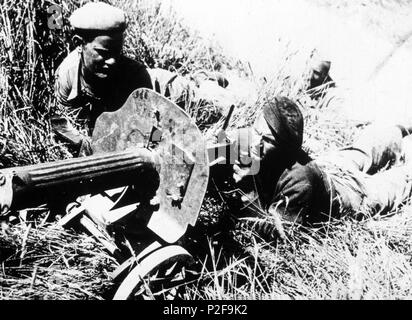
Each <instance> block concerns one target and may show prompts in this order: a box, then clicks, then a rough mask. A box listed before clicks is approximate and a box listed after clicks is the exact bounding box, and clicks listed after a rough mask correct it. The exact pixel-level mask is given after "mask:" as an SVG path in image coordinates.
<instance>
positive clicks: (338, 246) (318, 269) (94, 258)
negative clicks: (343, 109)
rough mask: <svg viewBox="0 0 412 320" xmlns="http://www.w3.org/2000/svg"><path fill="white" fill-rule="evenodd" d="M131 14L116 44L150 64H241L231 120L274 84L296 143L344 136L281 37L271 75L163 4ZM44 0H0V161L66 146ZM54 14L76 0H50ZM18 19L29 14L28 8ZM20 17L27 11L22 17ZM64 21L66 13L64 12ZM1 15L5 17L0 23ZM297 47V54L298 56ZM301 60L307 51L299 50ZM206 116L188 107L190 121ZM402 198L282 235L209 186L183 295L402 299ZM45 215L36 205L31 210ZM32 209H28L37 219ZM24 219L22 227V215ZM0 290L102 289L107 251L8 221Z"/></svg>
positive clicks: (411, 223) (61, 43) (333, 141)
mask: <svg viewBox="0 0 412 320" xmlns="http://www.w3.org/2000/svg"><path fill="white" fill-rule="evenodd" d="M113 2H114V3H116V4H118V5H119V6H122V7H123V8H126V9H127V11H128V12H129V14H130V16H131V17H132V19H131V21H130V28H129V34H128V38H127V41H126V53H127V54H129V55H131V56H134V57H138V58H140V59H142V60H143V61H144V62H145V63H146V64H147V65H148V66H150V67H162V68H166V69H169V70H172V71H177V72H179V73H181V74H190V73H191V72H194V71H196V70H199V69H208V70H219V69H220V68H222V66H224V67H225V68H224V69H226V70H229V71H231V72H233V73H235V74H243V75H245V74H247V75H248V76H249V81H251V83H253V84H254V85H256V86H257V91H258V94H257V96H256V99H254V100H253V99H252V100H250V99H249V100H248V99H245V101H243V102H241V103H240V104H239V105H238V106H237V108H236V111H235V114H234V117H233V120H232V121H231V124H230V125H231V127H244V126H247V125H249V124H250V123H251V122H252V121H253V119H254V117H255V116H256V114H257V112H258V111H259V110H260V108H261V107H262V105H263V103H265V101H266V99H270V97H272V96H273V95H276V94H283V95H286V96H288V97H290V98H292V99H294V100H296V101H299V102H300V104H301V106H302V110H303V112H304V115H305V125H306V131H305V145H304V146H305V149H306V150H308V151H309V152H310V153H311V154H312V155H318V154H319V153H321V152H323V151H327V150H332V149H336V148H339V147H342V146H344V145H347V144H349V143H350V142H351V141H352V139H353V136H354V135H355V134H356V132H357V130H358V129H356V128H355V127H354V126H353V124H352V123H349V122H348V121H345V120H344V119H342V118H340V117H339V116H338V115H337V113H336V112H335V111H336V110H334V109H333V108H332V107H325V106H322V105H321V104H313V101H310V100H309V99H308V98H307V97H306V95H305V93H304V92H303V91H302V87H303V84H304V79H305V77H306V76H307V74H306V73H305V72H306V71H307V70H301V72H297V73H294V74H293V73H292V74H291V73H290V70H289V68H288V66H290V65H291V64H293V63H294V59H296V58H297V55H299V54H307V53H305V52H303V53H299V52H295V51H290V50H289V49H288V46H287V43H282V44H283V45H284V56H283V57H282V58H281V59H280V60H279V63H278V69H277V70H273V73H274V74H276V77H274V78H272V79H265V80H263V81H261V79H256V78H255V77H254V76H253V71H252V70H250V69H248V68H247V67H245V65H244V64H242V63H240V62H238V61H236V60H234V59H229V58H226V57H224V56H223V55H221V54H220V50H219V48H217V47H215V46H214V44H213V43H210V42H206V41H204V40H202V39H201V38H200V37H199V36H198V35H196V34H194V33H192V32H190V31H189V30H188V29H187V28H186V27H185V26H183V25H182V24H181V23H180V22H179V21H178V20H176V18H175V17H174V16H173V14H170V13H169V14H168V15H167V16H165V15H162V14H160V7H159V6H158V5H155V4H153V3H151V2H142V1H119V0H115V1H113ZM51 3H52V2H51V1H46V0H40V1H33V0H32V1H26V2H18V3H15V2H11V1H3V2H2V4H1V5H0V21H1V22H0V24H1V25H2V28H1V31H0V36H1V39H0V59H1V61H0V96H1V97H2V98H3V99H2V100H1V101H2V102H1V104H0V112H1V116H0V139H1V140H0V142H1V145H0V148H1V149H0V152H1V153H0V166H4V167H6V166H12V165H22V164H26V163H36V162H41V161H49V160H53V159H58V158H64V157H68V156H70V155H69V154H68V152H67V150H66V149H65V147H64V146H60V145H56V144H55V143H54V142H53V140H52V139H51V134H50V125H49V122H48V116H49V114H50V106H51V105H52V104H53V97H52V78H53V73H54V69H55V67H56V66H57V64H58V63H59V61H61V59H62V58H63V57H64V56H65V54H66V53H67V51H68V49H69V48H70V45H69V43H70V41H69V34H68V30H67V23H66V24H65V28H63V29H62V30H54V31H51V30H50V29H48V28H47V27H45V21H46V20H45V19H47V16H45V15H44V8H46V7H47V6H48V5H50V4H51ZM57 3H58V4H62V5H63V8H64V9H65V10H64V17H65V19H66V18H67V14H68V12H70V10H72V9H73V8H75V7H77V6H78V5H79V1H75V0H70V1H63V0H59V1H57ZM27 19H28V20H27ZM27 21H29V23H27ZM65 21H66V20H65ZM3 26H4V27H3ZM299 58H300V59H301V57H299ZM307 61H308V63H309V61H310V56H307ZM212 116H216V115H210V114H208V113H202V110H200V111H199V114H198V123H199V124H204V123H205V122H208V121H209V120H210V118H211V117H212ZM410 210H411V209H410V207H407V206H406V207H404V208H401V209H399V210H398V211H397V212H394V215H393V216H391V217H385V218H382V219H381V220H368V221H364V222H361V223H359V222H354V221H351V220H345V221H342V222H333V223H331V224H329V225H327V226H326V230H327V235H325V234H324V232H321V231H319V230H318V231H316V230H307V231H303V230H295V229H291V230H289V231H288V234H287V235H288V237H287V238H288V240H287V241H286V242H285V243H277V244H274V243H267V242H266V241H264V240H263V239H260V238H259V236H258V235H256V234H254V231H253V229H252V228H250V227H249V226H247V225H245V224H243V223H240V222H238V221H237V220H236V219H234V218H233V216H232V214H233V212H230V211H229V210H228V209H227V206H226V205H225V204H223V203H222V200H221V199H220V198H219V197H218V195H216V194H215V193H214V192H213V190H210V192H209V195H208V197H207V198H206V201H205V202H204V206H203V209H202V212H201V215H200V218H199V221H198V224H197V226H196V228H195V229H194V230H192V231H191V232H190V233H189V236H188V239H187V240H186V241H187V244H188V248H189V249H190V248H191V249H192V251H191V252H192V253H193V254H194V255H195V256H196V257H197V258H199V260H201V261H202V262H203V263H202V265H203V268H202V270H200V272H201V276H200V278H199V280H198V282H197V283H195V284H194V285H188V286H187V288H186V294H185V296H186V298H188V299H239V298H241V299H368V298H369V299H407V298H412V294H411V288H412V285H411V284H412V270H411V268H412V265H411V252H412V250H411V249H412V240H411V239H412V237H411V234H412V220H411V218H410V217H411V216H410V214H409V211H410ZM43 216H44V212H43V215H42V217H43ZM36 221H38V219H36ZM30 225H31V227H30ZM0 248H1V251H0V252H1V257H0V262H1V263H2V265H1V270H0V298H1V299H102V298H107V294H108V292H110V289H111V287H110V282H109V278H108V275H107V272H108V271H109V270H110V269H111V268H113V266H114V265H115V263H114V261H113V260H112V259H111V258H110V257H109V256H108V255H107V254H106V253H105V252H104V251H103V250H102V248H101V247H100V246H99V245H98V244H97V243H95V242H94V241H93V240H92V239H90V238H88V237H86V236H84V235H79V234H73V233H71V232H66V231H63V230H60V229H56V228H55V226H54V225H48V224H44V223H42V222H38V223H37V225H32V224H30V223H26V222H23V221H21V222H18V223H14V224H12V225H10V226H9V227H8V228H3V229H2V234H1V236H0Z"/></svg>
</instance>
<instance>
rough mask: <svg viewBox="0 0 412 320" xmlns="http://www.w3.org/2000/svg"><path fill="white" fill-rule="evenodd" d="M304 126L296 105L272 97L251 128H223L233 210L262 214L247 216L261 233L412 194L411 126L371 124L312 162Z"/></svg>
mask: <svg viewBox="0 0 412 320" xmlns="http://www.w3.org/2000/svg"><path fill="white" fill-rule="evenodd" d="M303 128H304V126H303V116H302V113H301V111H300V110H299V108H298V106H297V105H296V104H295V103H294V102H293V101H291V100H290V99H287V98H285V97H276V98H275V99H274V100H273V101H268V102H267V104H266V105H265V106H264V108H263V111H262V113H261V114H260V115H259V116H258V117H257V119H256V121H255V123H254V125H253V126H252V127H251V128H246V129H239V130H236V131H235V132H232V133H230V132H229V133H228V139H229V140H231V141H232V142H233V143H234V145H235V149H236V150H237V154H238V156H237V157H235V159H237V160H236V163H235V164H234V165H233V179H232V182H234V183H235V186H236V189H235V190H237V191H236V192H237V193H238V198H240V200H241V204H242V203H243V204H242V205H241V208H240V209H241V210H240V213H241V214H242V213H243V214H245V215H246V216H249V217H250V215H251V214H252V215H253V216H254V217H255V218H256V215H257V216H258V217H259V216H260V217H262V214H263V216H264V218H263V219H260V220H259V219H255V220H254V221H255V222H256V224H255V226H258V228H257V231H259V232H261V235H262V236H264V237H266V238H270V239H273V238H274V237H276V236H281V237H284V236H285V233H284V226H286V225H303V226H316V225H318V224H319V223H320V222H325V221H330V220H334V219H338V218H341V217H342V215H346V214H350V215H352V216H353V217H355V218H362V217H366V216H369V215H373V214H376V213H382V212H388V211H390V210H392V209H394V208H396V207H397V206H398V205H400V204H401V203H402V202H403V201H405V200H406V199H407V197H408V196H409V195H410V194H411V190H412V185H411V181H410V177H411V176H412V164H411V163H410V160H408V159H410V150H412V149H411V146H412V140H411V136H408V135H409V133H410V132H412V131H411V130H412V128H411V127H404V126H380V125H377V124H375V125H371V126H369V127H367V128H365V129H364V131H363V132H362V133H361V134H360V136H359V137H358V139H357V140H356V141H355V143H354V144H353V145H352V146H351V147H348V148H345V149H342V150H339V151H336V152H331V153H328V154H325V155H322V156H320V157H319V158H317V159H314V160H313V159H310V157H309V156H308V155H307V154H306V153H305V152H304V151H303V150H302V149H301V146H302V140H303ZM245 137H246V138H245ZM245 141H248V143H245ZM245 156H246V157H247V158H248V161H244V160H242V157H245ZM402 159H403V161H402ZM228 194H231V195H233V192H229V193H228ZM259 221H260V222H259ZM267 221H271V222H273V223H268V222H267Z"/></svg>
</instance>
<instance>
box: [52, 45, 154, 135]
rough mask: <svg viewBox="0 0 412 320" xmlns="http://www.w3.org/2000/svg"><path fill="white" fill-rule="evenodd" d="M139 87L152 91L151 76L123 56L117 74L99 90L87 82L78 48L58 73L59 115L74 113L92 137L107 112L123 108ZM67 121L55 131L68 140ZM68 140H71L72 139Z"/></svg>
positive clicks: (57, 111)
mask: <svg viewBox="0 0 412 320" xmlns="http://www.w3.org/2000/svg"><path fill="white" fill-rule="evenodd" d="M138 88H149V89H152V83H151V79H150V75H149V73H148V72H147V70H146V68H145V67H144V66H143V65H142V64H141V63H138V62H136V61H134V60H132V59H129V58H127V57H124V56H122V57H121V58H120V60H119V61H118V64H117V66H116V69H115V70H114V73H113V75H112V76H111V77H110V79H107V85H105V87H104V88H101V89H100V90H99V91H97V90H96V86H93V83H87V82H86V80H85V79H84V77H83V75H82V60H81V51H80V50H79V49H76V50H74V51H73V52H71V53H70V54H69V55H68V56H67V57H66V58H65V59H64V61H63V62H62V63H61V65H60V66H59V67H58V69H57V71H56V81H55V94H56V99H57V104H58V106H57V109H58V110H56V113H57V114H59V111H62V109H63V110H64V112H63V113H66V114H72V115H73V116H74V117H75V119H76V120H77V121H78V124H80V126H81V127H83V129H85V130H86V131H87V134H88V135H91V133H92V130H93V127H94V123H95V121H96V119H97V117H98V116H99V115H100V114H102V113H103V112H105V111H114V110H117V109H119V108H120V107H121V106H122V105H123V104H124V103H125V102H126V100H127V98H128V97H129V95H130V94H131V93H132V92H133V91H134V90H135V89H138ZM55 119H57V121H55V122H54V123H59V120H58V119H59V116H57V117H55ZM63 122H64V121H60V125H59V126H54V128H55V130H56V131H57V132H58V133H59V132H60V133H62V134H63V137H65V135H67V132H69V131H70V130H71V129H70V128H66V129H65V126H64V125H62V123H63ZM65 131H66V133H65ZM67 139H68V140H70V138H68V137H67Z"/></svg>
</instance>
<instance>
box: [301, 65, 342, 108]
mask: <svg viewBox="0 0 412 320" xmlns="http://www.w3.org/2000/svg"><path fill="white" fill-rule="evenodd" d="M330 67H331V62H330V61H326V60H321V61H317V62H316V63H314V65H313V67H312V69H311V74H310V78H309V84H308V87H307V91H308V93H309V95H310V97H311V98H312V99H315V100H319V99H321V98H323V97H324V95H325V92H326V90H327V89H329V88H333V87H335V83H334V81H333V80H332V78H331V77H330V75H329V71H330Z"/></svg>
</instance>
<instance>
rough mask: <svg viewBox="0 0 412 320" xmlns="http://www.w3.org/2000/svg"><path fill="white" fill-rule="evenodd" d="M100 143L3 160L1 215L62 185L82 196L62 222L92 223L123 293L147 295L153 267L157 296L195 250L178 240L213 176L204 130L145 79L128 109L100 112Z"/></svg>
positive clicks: (170, 288)
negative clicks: (49, 155)
mask: <svg viewBox="0 0 412 320" xmlns="http://www.w3.org/2000/svg"><path fill="white" fill-rule="evenodd" d="M92 150H93V155H92V156H88V157H83V158H77V159H69V160H64V161H55V162H52V163H46V164H38V165H31V166H26V167H15V168H7V169H2V170H0V212H1V215H6V214H8V212H9V211H10V210H11V209H22V208H28V207H33V206H37V205H41V204H43V203H47V202H50V201H52V200H53V199H54V198H55V197H56V196H58V195H61V194H65V195H67V196H70V195H76V196H83V197H82V198H83V199H82V201H74V202H72V203H70V204H69V205H68V206H67V209H66V211H67V214H66V215H65V216H64V217H63V218H62V219H61V220H60V221H59V223H60V224H61V225H62V226H66V227H68V226H81V227H82V228H85V229H86V230H87V231H88V232H89V233H91V234H92V235H93V236H94V237H96V238H97V239H98V240H99V241H100V242H101V243H102V244H103V245H104V246H105V248H106V249H107V250H108V251H109V252H110V253H112V254H113V255H114V256H115V257H116V258H117V259H118V261H119V263H120V266H119V267H118V268H117V270H115V272H114V273H113V274H112V277H113V279H114V280H115V281H116V282H117V283H120V285H119V287H118V289H117V291H116V293H115V295H114V299H128V298H132V297H135V296H144V294H145V293H147V292H146V291H147V290H146V289H147V287H146V286H144V281H143V279H145V277H151V276H152V275H153V274H156V275H157V278H158V279H161V280H160V281H155V280H154V281H150V288H149V291H150V296H151V297H153V295H156V294H159V295H163V296H165V295H166V293H168V294H170V293H173V292H174V290H175V288H176V284H179V282H178V283H175V280H176V279H178V278H179V277H180V278H183V281H184V278H185V277H184V276H182V274H181V273H182V272H183V271H184V268H183V267H184V266H185V265H186V264H187V263H188V262H190V258H191V255H190V254H189V253H188V252H187V251H186V250H185V249H184V248H182V247H181V246H179V245H176V242H177V241H178V240H179V239H180V238H181V237H182V236H183V235H184V234H185V232H186V229H187V227H188V225H192V226H193V225H194V224H195V223H196V220H197V217H198V214H199V211H200V207H201V204H202V201H203V197H204V195H205V192H206V188H207V184H208V178H209V160H208V152H207V147H206V143H205V141H204V138H203V136H202V134H201V132H200V131H199V129H198V128H197V126H196V124H195V123H194V121H193V120H192V119H191V118H190V117H189V116H188V114H187V113H186V112H184V111H183V110H182V109H181V108H179V107H178V106H177V105H175V104H174V103H172V102H171V101H170V100H168V99H166V98H165V97H163V96H161V95H159V94H157V93H156V92H154V91H152V90H149V89H138V90H136V91H134V92H133V93H132V94H131V95H130V96H129V98H128V99H127V101H126V102H125V104H124V105H123V106H122V107H121V108H120V109H119V110H117V111H114V112H107V113H103V114H102V115H100V117H99V118H98V119H97V121H96V124H95V128H94V131H93V135H92ZM119 238H121V240H122V241H120V240H119ZM124 243H128V244H130V246H129V247H131V250H129V252H128V253H125V252H126V250H125V249H124V247H122V245H123V244H124ZM181 280H182V279H181ZM180 283H181V282H180ZM145 288H146V289H145Z"/></svg>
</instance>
